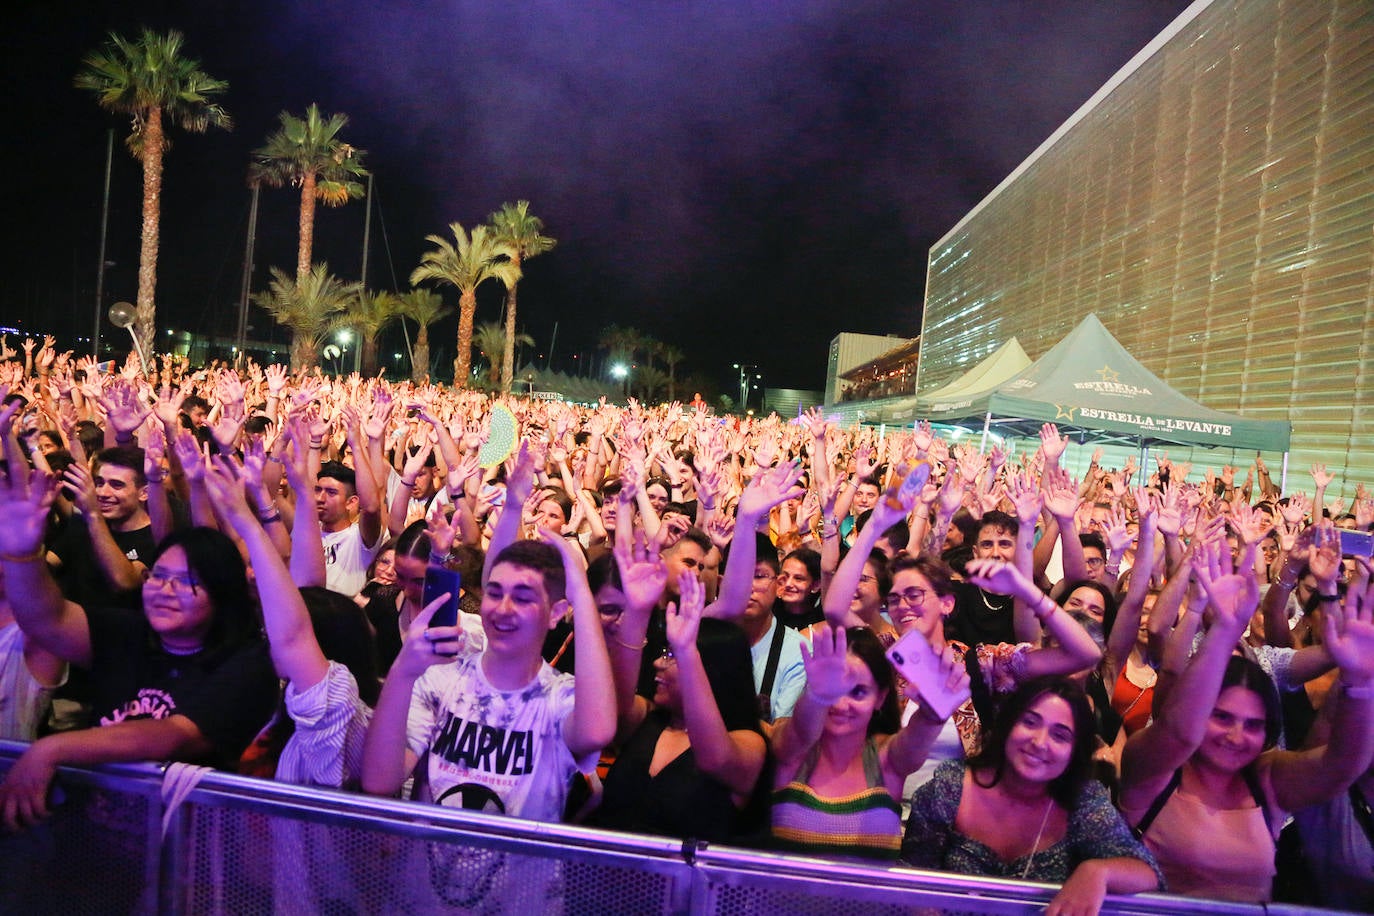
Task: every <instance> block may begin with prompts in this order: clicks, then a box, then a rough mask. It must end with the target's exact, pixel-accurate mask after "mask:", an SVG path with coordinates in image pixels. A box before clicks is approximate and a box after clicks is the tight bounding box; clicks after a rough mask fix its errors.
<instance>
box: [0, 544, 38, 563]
mask: <svg viewBox="0 0 1374 916" xmlns="http://www.w3.org/2000/svg"><path fill="white" fill-rule="evenodd" d="M45 553H47V550H46V549H45V548H44V547H43V545H42V544H39V545H38V547H37V548H35V550H34V552H33V553H21V554H13V553H0V560H4V561H5V562H6V563H32V562H33V561H34V560H41V559H43V555H44V554H45Z"/></svg>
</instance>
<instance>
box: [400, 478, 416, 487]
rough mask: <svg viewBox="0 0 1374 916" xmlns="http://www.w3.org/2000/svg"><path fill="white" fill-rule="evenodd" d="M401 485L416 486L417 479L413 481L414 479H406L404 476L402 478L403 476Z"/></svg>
mask: <svg viewBox="0 0 1374 916" xmlns="http://www.w3.org/2000/svg"><path fill="white" fill-rule="evenodd" d="M401 486H403V487H413V486H415V481H413V480H406V479H405V478H404V477H402V478H401Z"/></svg>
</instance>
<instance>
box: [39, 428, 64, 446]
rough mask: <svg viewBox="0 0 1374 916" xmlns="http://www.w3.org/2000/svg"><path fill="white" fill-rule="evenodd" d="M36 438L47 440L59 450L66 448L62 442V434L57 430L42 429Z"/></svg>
mask: <svg viewBox="0 0 1374 916" xmlns="http://www.w3.org/2000/svg"><path fill="white" fill-rule="evenodd" d="M34 438H36V439H46V440H48V441H49V442H50V443H52V445H53V446H54V447H55V448H57V449H61V448H63V447H64V443H63V442H62V434H61V433H59V432H58V431H57V430H55V429H40V430H39V431H38V433H37V435H36V436H35V437H34Z"/></svg>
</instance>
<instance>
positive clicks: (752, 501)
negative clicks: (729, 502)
mask: <svg viewBox="0 0 1374 916" xmlns="http://www.w3.org/2000/svg"><path fill="white" fill-rule="evenodd" d="M800 479H801V467H800V466H799V465H798V464H797V462H795V461H790V462H787V463H785V464H780V465H778V466H777V467H776V468H773V469H771V470H761V471H760V472H759V473H757V474H755V475H754V479H753V480H751V481H749V486H747V487H745V489H744V492H743V493H742V494H741V495H740V498H739V506H738V509H737V514H738V515H739V516H740V517H744V516H748V517H750V518H754V519H757V518H760V517H761V516H763V515H764V514H765V513H766V512H768V510H769V509H772V508H773V507H774V506H777V505H780V504H782V503H784V502H786V501H787V500H789V499H796V498H799V497H801V495H802V494H803V493H805V492H806V491H805V490H804V489H803V488H802V487H800V486H798V485H797V481H798V480H800Z"/></svg>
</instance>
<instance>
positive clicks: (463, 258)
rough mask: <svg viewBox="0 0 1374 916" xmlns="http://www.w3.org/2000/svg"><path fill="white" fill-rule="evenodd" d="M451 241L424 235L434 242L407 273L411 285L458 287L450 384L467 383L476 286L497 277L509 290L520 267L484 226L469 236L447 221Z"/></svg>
mask: <svg viewBox="0 0 1374 916" xmlns="http://www.w3.org/2000/svg"><path fill="white" fill-rule="evenodd" d="M448 228H449V231H450V232H452V233H453V239H454V240H453V242H450V241H448V240H447V239H445V238H444V237H443V236H441V235H427V236H425V241H427V242H430V243H431V244H433V245H434V250H432V251H426V252H425V253H424V254H423V255H421V257H420V266H419V267H417V268H415V269H414V270H413V271H411V272H410V282H411V285H412V286H413V285H415V284H416V283H423V282H424V281H426V280H433V281H435V282H437V283H447V284H449V285H450V286H453V287H456V288H457V290H458V355H457V357H455V358H454V360H453V384H454V385H456V386H458V387H460V388H462V387H466V386H467V383H468V369H469V367H470V366H471V365H472V321H473V318H474V316H475V315H476V314H477V287H479V286H481V285H482V284H483V283H485V282H486V281H487V280H499V281H500V282H501V283H503V284H505V287H506V289H510V288H511V287H512V286H514V285H515V283H516V281H518V280H519V279H520V268H519V267H517V266H516V265H515V264H514V262H512V261H511V260H510V257H511V249H510V247H509V246H508V245H506V244H504V243H502V242H499V241H497V240H496V239H495V238H493V237H492V236H491V235H490V234H489V233H488V231H487V227H486V226H474V227H473V228H472V236H471V237H469V236H468V233H467V230H465V229H464V228H463V227H462V225H461V224H460V223H449V226H448Z"/></svg>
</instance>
